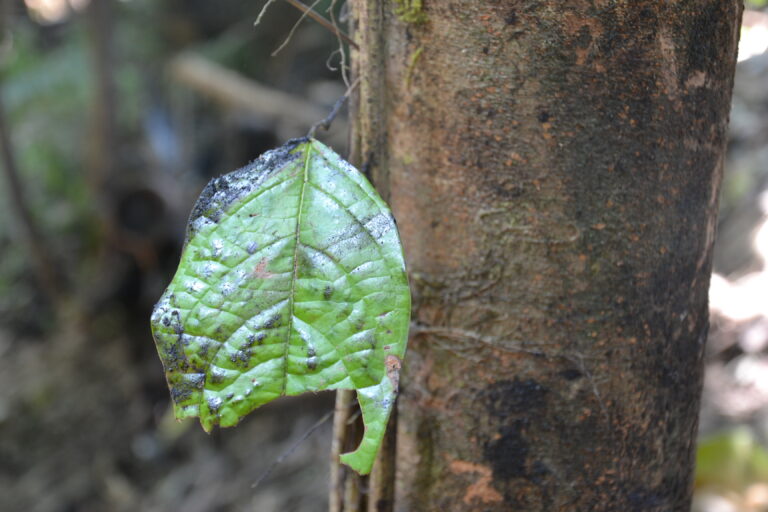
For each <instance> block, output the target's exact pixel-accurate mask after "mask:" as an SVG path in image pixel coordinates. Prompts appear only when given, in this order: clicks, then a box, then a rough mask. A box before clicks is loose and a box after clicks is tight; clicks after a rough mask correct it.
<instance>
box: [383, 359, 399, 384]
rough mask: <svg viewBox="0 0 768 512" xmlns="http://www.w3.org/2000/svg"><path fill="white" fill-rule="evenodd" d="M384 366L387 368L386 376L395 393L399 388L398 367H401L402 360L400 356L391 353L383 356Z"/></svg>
mask: <svg viewBox="0 0 768 512" xmlns="http://www.w3.org/2000/svg"><path fill="white" fill-rule="evenodd" d="M384 366H385V367H386V368H387V378H389V382H391V383H392V387H393V388H394V390H395V393H397V391H398V389H400V368H402V361H400V358H399V357H397V356H396V355H393V354H388V355H387V357H386V358H384Z"/></svg>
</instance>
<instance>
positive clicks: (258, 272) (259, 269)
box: [253, 258, 275, 279]
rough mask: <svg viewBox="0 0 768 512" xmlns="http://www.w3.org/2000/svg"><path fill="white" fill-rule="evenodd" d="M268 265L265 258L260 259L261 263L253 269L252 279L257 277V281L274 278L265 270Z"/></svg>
mask: <svg viewBox="0 0 768 512" xmlns="http://www.w3.org/2000/svg"><path fill="white" fill-rule="evenodd" d="M268 263H269V262H268V261H267V258H262V259H261V261H259V262H258V263H257V264H256V268H255V269H253V275H254V277H258V278H259V279H269V278H270V277H274V276H275V274H273V273H272V272H269V271H268V270H267V264H268Z"/></svg>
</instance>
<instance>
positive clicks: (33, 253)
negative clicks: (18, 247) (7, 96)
mask: <svg viewBox="0 0 768 512" xmlns="http://www.w3.org/2000/svg"><path fill="white" fill-rule="evenodd" d="M1 92H2V82H0V93H1ZM0 153H1V154H0V157H2V162H3V165H2V167H3V174H5V179H6V182H7V184H8V196H9V198H8V199H9V202H10V205H11V208H12V209H13V213H14V214H15V216H16V218H17V220H18V222H19V225H20V227H21V230H22V232H23V236H24V239H25V242H26V244H27V247H28V249H29V252H30V257H31V261H32V268H33V271H34V273H35V278H36V279H37V281H38V284H39V286H40V288H41V290H42V291H43V292H44V293H45V294H46V296H47V298H48V300H49V301H50V303H51V305H52V306H54V307H56V306H57V305H58V303H59V299H60V298H61V282H60V279H59V275H58V273H57V272H56V266H55V264H54V262H53V259H52V258H51V251H50V248H49V247H48V246H47V244H46V242H45V239H44V238H43V236H42V234H41V231H40V229H39V228H38V226H37V224H36V223H35V219H34V217H33V216H32V211H31V208H30V207H29V205H28V204H27V201H26V196H25V194H24V187H23V186H22V181H21V177H20V176H19V170H18V166H17V164H16V157H15V154H14V151H13V144H12V142H11V136H10V132H9V130H8V123H7V120H6V116H5V110H4V108H3V105H2V101H1V99H0Z"/></svg>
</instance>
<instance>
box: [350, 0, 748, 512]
mask: <svg viewBox="0 0 768 512" xmlns="http://www.w3.org/2000/svg"><path fill="white" fill-rule="evenodd" d="M420 6H421V2H419V1H417V0H395V1H393V0H385V1H383V2H380V1H373V0H360V1H357V2H354V3H353V7H354V11H355V13H354V14H355V16H356V18H355V19H356V20H357V23H358V27H357V30H356V31H355V33H356V34H361V32H362V33H363V34H365V35H364V37H356V40H357V42H358V44H360V46H361V54H362V57H363V59H373V61H372V62H378V66H379V69H378V73H377V74H375V75H374V74H371V75H369V76H368V77H363V79H362V80H363V81H362V82H361V102H360V108H359V110H358V112H359V114H361V115H363V114H365V112H366V110H367V111H369V112H373V115H370V116H369V117H365V119H364V120H363V121H362V122H365V123H374V124H376V125H377V126H383V127H385V128H386V130H385V131H383V132H381V133H378V134H377V138H376V139H375V141H372V144H371V145H369V146H366V145H365V144H363V145H362V147H364V148H367V149H364V150H363V152H362V154H361V157H362V160H363V161H364V162H368V163H369V166H372V168H373V170H374V177H375V179H376V183H377V186H378V187H380V188H381V189H382V190H384V191H385V193H388V192H391V203H392V206H393V210H394V213H395V216H396V218H397V219H398V220H399V222H400V223H399V227H400V230H401V235H402V238H403V242H404V245H405V249H406V256H407V261H408V264H409V271H410V275H411V282H412V287H413V290H414V299H415V306H414V308H415V309H414V321H415V325H414V328H413V331H412V339H411V341H410V346H409V353H408V355H407V358H406V362H405V367H404V371H405V375H404V377H403V380H402V381H401V382H402V393H401V396H400V403H399V405H400V408H399V418H398V436H397V481H396V496H395V507H394V508H395V510H400V511H415V510H418V511H429V510H451V511H461V510H483V511H502V510H504V511H508V510H546V511H553V510H574V511H583V510H592V511H600V510H622V509H624V510H638V511H641V510H642V511H656V510H658V511H668V510H686V509H687V508H688V507H689V505H690V496H691V482H692V471H693V459H694V448H695V439H696V429H697V415H698V407H699V396H700V392H701V376H702V353H703V347H704V343H705V340H706V335H707V322H708V311H707V290H708V284H709V275H710V268H711V254H712V251H711V249H712V243H713V239H714V231H715V219H716V214H717V198H718V190H719V185H720V180H721V176H722V170H723V152H724V146H725V140H726V138H725V135H726V125H727V119H728V111H729V106H730V94H731V88H732V77H733V73H734V67H735V61H736V46H737V40H738V33H739V32H738V27H739V21H740V15H741V10H742V6H741V2H740V1H739V0H670V1H667V2H658V1H651V0H637V1H633V2H620V1H613V0H576V1H573V2H559V1H554V0H509V1H500V0H496V1H481V0H452V1H447V2H438V1H426V0H425V2H424V6H423V9H422V8H421V7H420ZM377 8H378V9H379V10H378V11H377V10H376V9H377ZM371 13H374V14H375V13H379V14H380V16H381V18H380V19H379V20H376V19H374V20H373V21H374V22H373V23H371ZM365 16H368V18H367V20H366V18H365ZM381 55H386V59H385V60H382V59H381V58H380V56H381ZM377 59H378V61H377ZM364 69H365V66H364ZM369 72H370V71H369ZM366 87H369V88H368V89H366ZM366 91H368V92H366ZM382 163H385V164H386V165H385V166H384V168H383V171H382V172H379V173H378V174H377V172H378V171H377V169H379V170H381V169H382V168H381V167H378V166H381V165H383V164H382Z"/></svg>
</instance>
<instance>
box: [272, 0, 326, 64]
mask: <svg viewBox="0 0 768 512" xmlns="http://www.w3.org/2000/svg"><path fill="white" fill-rule="evenodd" d="M289 1H290V0H289ZM319 3H320V0H315V2H314V3H313V4H312V5H310V6H309V7H307V10H306V11H304V12H303V13H301V16H300V17H299V19H298V20H297V21H296V23H294V24H293V27H292V28H291V31H290V32H288V37H286V38H285V41H283V44H281V45H280V46H278V47H277V50H275V51H273V52H272V57H274V56H275V55H277V54H278V53H279V52H280V50H282V49H283V48H285V46H286V45H287V44H288V42H289V41H290V40H291V38H292V37H293V33H294V32H296V29H297V28H299V25H300V24H301V22H302V21H304V18H306V17H307V16H309V17H310V18H312V19H315V18H313V17H312V15H311V14H310V13H313V12H315V11H314V10H313V9H314V8H315V6H316V5H317V4H319ZM302 5H304V4H302ZM305 7H306V6H305Z"/></svg>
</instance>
